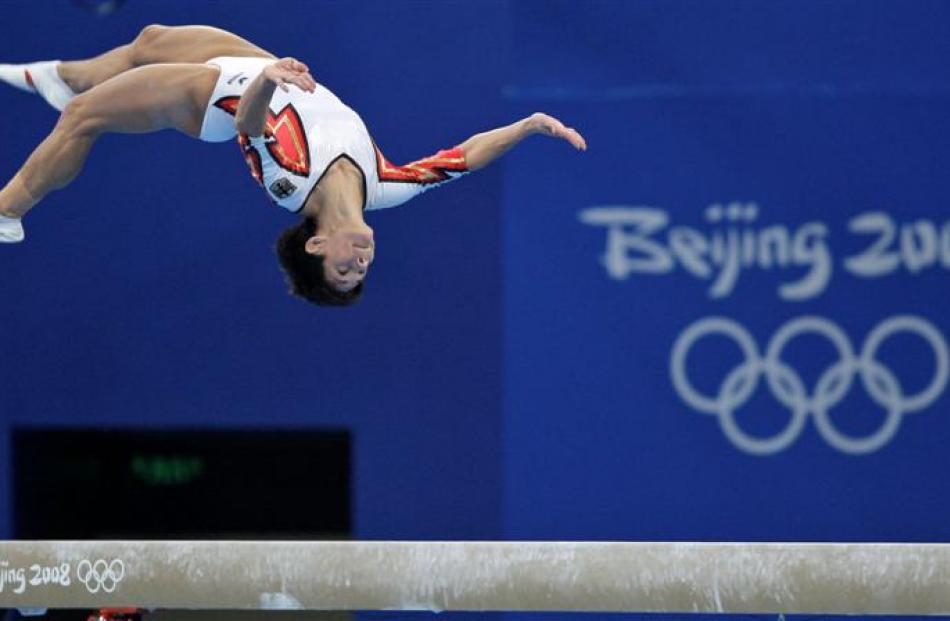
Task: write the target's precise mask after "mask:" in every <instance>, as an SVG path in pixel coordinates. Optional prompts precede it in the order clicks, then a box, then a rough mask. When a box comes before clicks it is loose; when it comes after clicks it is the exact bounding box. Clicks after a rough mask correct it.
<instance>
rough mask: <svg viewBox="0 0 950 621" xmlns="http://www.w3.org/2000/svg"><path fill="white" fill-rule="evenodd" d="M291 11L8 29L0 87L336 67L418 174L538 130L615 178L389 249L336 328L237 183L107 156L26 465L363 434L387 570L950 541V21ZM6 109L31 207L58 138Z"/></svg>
mask: <svg viewBox="0 0 950 621" xmlns="http://www.w3.org/2000/svg"><path fill="white" fill-rule="evenodd" d="M261 10H262V9H261V7H260V5H259V4H257V3H254V4H252V3H247V4H242V3H234V2H227V3H224V2H221V3H217V2H214V3H212V2H203V3H185V2H181V3H178V2H173V3H157V2H143V1H141V0H139V1H135V0H131V1H130V2H129V3H127V5H126V6H125V7H124V8H123V9H122V10H121V11H119V12H117V13H115V14H114V15H112V16H109V17H106V18H95V17H93V16H92V15H90V14H88V13H86V12H83V11H80V10H78V9H76V8H75V7H74V6H73V5H72V4H70V3H67V2H65V1H62V2H59V1H53V0H48V1H47V2H40V3H34V4H30V5H26V4H21V3H7V4H0V11H2V13H3V19H2V20H0V58H2V59H3V60H5V61H7V60H9V61H16V60H32V59H35V58H40V57H43V58H45V57H65V58H70V57H77V56H88V55H92V54H94V53H97V52H99V51H100V50H101V49H103V48H105V47H108V46H112V45H117V44H120V43H122V42H124V41H127V40H129V39H131V38H132V37H133V36H134V35H135V33H136V32H137V31H138V30H139V29H140V28H141V27H142V26H144V25H146V24H148V23H152V22H160V23H175V24H180V23H192V22H208V23H213V24H215V25H218V26H221V27H224V28H229V29H233V30H235V31H237V32H239V33H240V34H243V35H244V36H247V37H248V38H251V39H253V40H254V41H256V42H258V43H259V44H260V45H262V46H264V47H266V48H268V49H270V50H272V51H274V52H275V53H277V54H293V55H296V56H298V57H300V58H302V59H304V60H306V61H307V62H309V63H310V65H311V67H312V68H313V69H314V73H315V75H316V77H317V79H318V80H320V81H322V82H324V83H326V84H327V85H328V86H330V88H332V89H334V90H335V91H336V92H337V93H339V94H340V95H341V97H343V99H344V100H345V101H347V102H349V103H350V104H351V105H353V106H354V107H355V108H356V109H357V110H359V111H360V112H361V114H362V115H363V116H364V118H365V120H366V122H367V124H368V125H369V126H370V128H371V129H372V131H373V132H374V134H375V136H376V138H377V140H378V141H379V143H380V145H381V146H382V148H384V149H385V150H386V153H387V156H388V157H389V158H390V159H392V160H394V161H396V160H408V159H411V158H413V157H415V156H418V155H423V154H427V153H430V152H432V151H434V150H435V149H437V148H441V147H444V146H448V145H451V144H454V143H456V142H458V141H460V140H462V139H464V138H465V137H467V136H468V135H469V134H471V133H474V132H475V131H480V130H483V129H485V128H488V127H491V126H494V125H498V124H501V123H505V122H508V121H510V120H513V119H516V118H520V117H522V116H525V115H526V114H528V113H530V112H533V111H535V110H545V111H548V112H550V113H552V114H555V115H557V116H559V117H561V118H563V119H564V120H565V121H566V122H568V123H569V124H572V125H574V126H576V127H577V128H578V129H580V130H581V131H582V132H583V133H584V134H585V136H586V137H587V139H588V142H589V144H590V150H589V151H588V152H587V153H584V154H580V153H575V152H573V151H572V150H571V149H570V148H568V147H567V146H566V145H563V144H558V143H554V142H551V141H546V140H541V139H534V140H532V141H530V142H529V143H526V144H525V145H524V146H522V147H519V148H518V149H516V150H515V151H514V152H512V153H511V154H510V155H508V156H506V158H505V159H504V160H503V162H502V163H500V164H499V165H496V166H494V167H491V168H489V169H487V170H485V171H483V172H479V173H478V174H476V175H472V176H471V177H469V178H466V179H464V180H462V181H459V182H457V183H455V184H453V186H451V187H449V188H444V189H440V190H437V191H434V192H432V193H429V194H427V195H425V196H424V197H422V198H420V199H418V200H416V201H414V202H413V203H411V204H410V205H406V206H404V207H402V208H399V209H397V210H393V211H391V212H387V213H381V214H378V215H375V216H373V217H372V219H371V225H372V226H374V228H376V230H377V236H378V239H379V243H380V246H379V254H378V259H379V260H378V261H377V264H376V265H375V266H374V268H373V274H372V277H371V280H370V282H369V283H368V284H367V294H366V296H365V300H364V301H363V302H362V303H361V304H360V305H359V306H358V307H356V308H353V309H349V310H344V311H338V310H324V309H315V308H313V307H310V306H307V305H304V304H302V303H299V302H297V301H295V300H293V299H291V298H289V297H287V296H285V295H284V294H283V288H284V285H283V284H282V282H281V279H280V277H279V275H278V272H277V268H276V265H275V261H274V259H273V256H272V254H273V253H272V251H271V246H272V244H273V240H274V238H275V237H276V235H277V233H278V232H279V230H281V229H282V228H283V227H284V226H286V225H287V224H288V222H289V220H288V219H287V218H286V217H285V216H283V215H282V214H279V213H275V210H274V209H273V208H272V207H270V206H269V205H268V204H267V202H266V200H264V197H263V196H262V195H261V194H260V192H259V190H257V189H256V188H255V187H254V185H253V182H252V181H251V179H250V178H249V176H248V175H247V173H246V171H245V168H244V163H243V161H242V159H241V157H240V154H239V153H238V151H237V147H235V146H234V145H230V144H226V145H214V146H209V145H204V144H199V143H195V142H191V141H189V140H187V139H185V138H182V137H180V136H175V135H171V134H169V135H157V136H148V137H108V138H106V139H105V140H103V141H102V143H101V144H99V145H97V147H96V150H95V152H94V155H93V157H92V158H91V160H90V162H89V165H88V166H87V168H86V170H85V172H84V173H83V176H82V177H81V178H80V179H79V180H78V181H77V182H76V183H75V184H74V186H72V187H70V188H69V189H68V190H66V191H64V192H61V193H58V194H56V195H55V196H53V197H51V198H50V199H49V200H48V201H47V202H46V203H45V204H44V205H43V206H42V207H41V208H40V209H38V210H37V212H36V214H35V216H34V215H31V217H30V219H29V223H28V234H29V235H30V238H29V240H28V243H26V244H24V245H22V246H18V247H11V248H0V251H2V253H0V254H2V262H0V265H2V266H3V267H2V274H3V276H2V278H3V294H2V295H3V298H2V303H3V306H2V309H3V312H4V313H5V317H6V321H5V322H4V325H5V328H4V338H3V346H2V350H0V377H3V378H5V379H4V384H3V391H2V396H3V401H2V403H0V440H3V439H4V438H5V437H6V436H5V434H7V432H8V430H9V428H10V427H11V426H12V425H16V424H22V423H30V424H39V425H44V424H57V425H62V424H77V425H88V426H99V425H110V426H116V425H118V426H156V425H174V426H188V425H196V426H239V427H247V426H261V425H278V426H284V427H287V426H291V427H292V426H325V425H330V426H348V427H350V428H352V429H353V430H354V437H355V440H356V451H355V455H356V465H355V468H356V470H355V481H356V489H355V490H354V492H355V495H354V497H355V507H354V512H355V513H354V514H355V518H356V531H357V532H356V534H357V536H360V537H365V538H378V537H394V538H435V537H444V538H452V539H459V538H508V539H518V538H525V539H547V538H555V539H661V540H670V539H673V540H675V539H703V540H821V541H824V540H836V541H840V540H847V541H854V540H887V541H911V540H920V541H923V540H928V541H947V540H950V520H948V519H947V517H948V515H950V500H948V498H950V494H948V491H950V482H948V479H947V478H946V477H945V476H944V474H943V470H944V469H945V468H946V467H947V466H948V458H947V457H946V451H945V450H944V447H945V446H946V444H947V442H948V441H950V419H948V412H947V405H948V401H947V395H946V384H947V381H948V361H947V341H946V339H947V331H948V329H950V321H948V319H947V318H946V315H945V313H944V312H942V311H943V310H944V308H945V305H946V302H947V300H948V294H947V293H946V284H947V270H948V269H950V225H948V224H947V222H948V221H950V217H948V216H947V215H946V214H947V210H946V200H947V198H946V197H947V196H950V177H948V176H947V175H946V173H945V170H944V169H945V163H946V162H947V161H950V121H948V120H947V115H946V109H947V106H948V103H950V98H948V95H950V82H948V78H947V61H946V59H947V58H950V5H947V4H946V3H943V2H936V1H933V2H928V1H924V0H920V1H916V2H913V3H906V2H899V1H897V0H892V1H886V2H885V1H872V2H868V1H866V0H864V1H844V0H839V1H834V2H825V1H819V0H815V1H804V0H796V1H794V2H791V1H788V2H786V1H774V2H768V3H764V2H754V1H751V0H750V1H743V0H729V1H726V0H707V1H699V0H695V1H689V0H664V1H660V0H656V1H636V2H606V1H590V2H574V1H566V0H563V1H562V0H546V1H543V2H542V1H531V0H519V1H517V2H516V1H510V2H509V1H501V0H499V1H497V2H490V1H485V2H478V3H470V2H452V1H431V2H405V3H389V2H361V3H359V4H355V3H343V2H319V3H317V2H297V3H294V2H290V3H282V4H281V6H280V12H281V15H282V17H281V20H280V21H279V27H275V26H274V21H273V20H262V19H261V18H260V14H259V13H260V11H261ZM37 24H42V27H39V26H36V27H33V26H35V25H37ZM25 25H31V26H30V27H26V26H25ZM0 101H2V103H3V107H4V110H5V112H6V115H5V120H3V121H0V128H2V129H0V131H2V135H3V137H4V139H5V140H4V147H5V149H4V157H3V158H2V160H0V169H2V170H0V172H3V174H4V175H6V176H9V175H11V174H12V173H13V172H14V170H15V169H16V166H17V165H19V163H20V162H21V161H22V160H23V159H24V158H25V156H26V155H27V154H28V152H29V150H30V149H31V148H32V146H33V145H34V144H35V143H36V142H37V141H38V140H40V139H41V138H42V136H43V135H44V134H45V132H47V131H48V130H49V128H50V127H51V125H52V123H53V122H54V116H53V114H52V113H51V111H50V110H49V109H47V108H45V107H44V106H42V105H40V104H39V103H38V101H36V100H34V99H31V98H29V97H27V96H25V95H22V94H20V93H17V92H14V91H12V90H4V91H2V92H0ZM8 491H9V481H8V479H4V478H3V477H0V492H5V493H8ZM3 498H7V496H5V495H4V494H0V499H3ZM2 515H4V513H3V512H0V516H2ZM0 534H2V531H0Z"/></svg>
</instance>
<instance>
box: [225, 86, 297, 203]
mask: <svg viewBox="0 0 950 621" xmlns="http://www.w3.org/2000/svg"><path fill="white" fill-rule="evenodd" d="M240 102H241V98H240V97H238V96H235V95H232V96H229V97H222V98H221V99H219V100H218V101H216V102H214V105H215V107H216V108H220V109H221V110H224V111H225V112H227V113H228V114H230V115H232V116H235V115H237V109H238V104H240ZM264 140H265V144H266V147H267V151H268V153H270V155H271V157H272V158H274V161H275V162H277V164H278V166H280V167H281V168H283V169H284V170H286V171H288V172H291V173H293V174H295V175H299V176H301V177H307V176H309V175H310V146H309V145H308V144H307V132H306V131H304V127H303V121H301V120H300V114H299V113H298V112H297V109H296V108H294V106H293V104H287V105H286V106H284V108H283V109H282V110H281V111H280V112H278V113H277V114H274V113H273V112H271V110H270V109H268V110H267V123H266V124H265V126H264ZM238 142H239V143H240V145H241V149H242V150H243V151H244V157H245V159H247V160H248V166H250V167H251V174H252V175H254V178H255V179H257V180H258V182H259V183H262V184H263V178H264V175H263V173H262V172H261V154H260V153H258V151H257V149H256V148H255V147H254V146H253V145H252V144H251V142H250V139H249V138H248V137H247V135H246V134H241V135H240V136H239V137H238ZM252 160H253V161H252Z"/></svg>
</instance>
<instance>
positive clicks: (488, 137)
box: [368, 112, 587, 209]
mask: <svg viewBox="0 0 950 621" xmlns="http://www.w3.org/2000/svg"><path fill="white" fill-rule="evenodd" d="M534 134H542V135H545V136H551V137H553V138H561V139H562V140H566V141H567V142H569V143H570V144H571V145H573V146H574V148H576V149H578V150H580V151H585V150H587V142H586V141H585V140H584V137H583V136H581V135H580V133H578V132H577V130H575V129H573V128H571V127H566V126H565V125H564V123H562V122H560V121H559V120H557V119H556V118H554V117H553V116H550V115H547V114H544V113H542V112H537V113H535V114H532V115H531V116H529V117H527V118H525V119H522V120H520V121H518V122H516V123H512V124H511V125H506V126H504V127H499V128H497V129H492V130H489V131H487V132H482V133H480V134H475V135H474V136H472V137H471V138H469V139H468V140H466V141H465V142H463V143H462V144H460V145H458V146H457V147H455V148H453V149H449V150H447V151H440V152H439V153H437V154H435V155H433V156H432V157H427V158H424V159H421V160H417V161H415V162H411V163H409V164H404V165H402V166H394V165H392V164H391V163H390V162H389V161H388V160H387V159H386V158H385V157H383V155H382V153H381V152H378V153H377V156H378V161H379V164H380V166H379V171H378V173H379V180H380V182H381V183H380V185H379V189H378V193H377V195H376V196H375V197H374V199H373V201H372V205H371V207H368V209H384V208H387V207H395V206H396V205H401V204H403V203H405V202H406V201H408V200H410V199H411V198H413V197H415V196H418V195H419V194H421V193H422V192H425V191H426V190H428V189H430V188H434V187H437V186H439V185H442V184H443V183H446V182H448V181H451V180H452V179H458V178H459V177H461V176H462V175H464V174H465V173H467V172H470V171H473V170H478V169H479V168H484V167H485V166H487V165H488V164H490V163H491V162H493V161H495V160H496V159H498V158H499V157H501V156H502V155H504V154H505V153H506V152H507V151H508V150H509V149H511V148H512V147H513V146H515V145H516V144H518V143H519V142H521V141H522V140H524V139H525V138H527V137H528V136H531V135H534Z"/></svg>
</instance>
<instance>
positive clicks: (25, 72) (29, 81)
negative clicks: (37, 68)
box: [23, 69, 36, 91]
mask: <svg viewBox="0 0 950 621" xmlns="http://www.w3.org/2000/svg"><path fill="white" fill-rule="evenodd" d="M23 77H24V78H26V83H27V84H29V85H30V88H32V89H33V90H34V91H35V90H36V84H33V76H32V75H30V70H29V69H24V70H23Z"/></svg>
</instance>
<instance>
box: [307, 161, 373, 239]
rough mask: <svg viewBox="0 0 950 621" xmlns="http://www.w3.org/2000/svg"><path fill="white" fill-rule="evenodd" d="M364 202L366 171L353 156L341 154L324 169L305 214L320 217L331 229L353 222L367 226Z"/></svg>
mask: <svg viewBox="0 0 950 621" xmlns="http://www.w3.org/2000/svg"><path fill="white" fill-rule="evenodd" d="M364 202H365V199H364V197H363V173H362V172H361V171H360V169H359V168H358V167H357V166H356V165H355V164H353V162H351V161H350V160H348V159H346V158H340V159H338V160H337V161H335V162H334V163H333V164H331V165H330V167H329V168H328V169H327V172H326V173H324V175H323V178H322V179H320V182H319V183H318V184H317V186H316V188H314V190H313V192H312V193H311V194H310V196H309V197H308V198H307V202H306V203H305V204H304V208H303V211H302V212H301V214H302V215H303V216H305V217H310V218H312V217H315V218H317V221H318V222H319V223H320V228H321V229H322V230H324V231H327V232H331V231H333V230H336V229H338V228H352V227H353V225H363V226H365V221H364V220H363V204H364Z"/></svg>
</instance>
